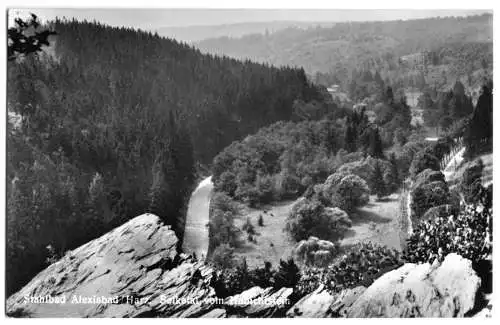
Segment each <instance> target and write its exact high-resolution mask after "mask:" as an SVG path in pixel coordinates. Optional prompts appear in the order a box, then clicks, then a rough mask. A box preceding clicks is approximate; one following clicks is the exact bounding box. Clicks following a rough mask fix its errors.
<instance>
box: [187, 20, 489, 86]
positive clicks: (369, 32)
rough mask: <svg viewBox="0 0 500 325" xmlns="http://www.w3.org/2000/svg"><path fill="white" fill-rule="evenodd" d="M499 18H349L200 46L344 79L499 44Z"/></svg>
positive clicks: (209, 41) (220, 39)
mask: <svg viewBox="0 0 500 325" xmlns="http://www.w3.org/2000/svg"><path fill="white" fill-rule="evenodd" d="M492 21H493V16H492V15H491V14H483V15H476V16H468V17H444V18H427V19H416V20H405V21H403V20H397V21H380V22H346V23H337V24H334V25H331V26H317V27H314V28H312V27H310V26H309V27H308V28H291V27H287V28H284V29H280V30H277V31H276V32H274V33H270V34H267V35H266V34H253V35H246V36H243V37H240V38H234V37H227V36H226V37H217V36H215V35H214V37H213V38H210V39H205V40H202V41H199V42H197V43H196V44H195V46H197V47H198V48H199V49H200V50H201V51H203V52H208V53H212V54H224V55H228V56H230V57H234V58H239V59H251V60H255V61H257V62H266V63H270V64H274V65H290V66H301V67H303V68H304V70H305V71H306V72H307V73H309V74H315V73H316V72H321V73H326V72H335V73H337V74H338V75H339V77H340V78H344V79H345V77H346V76H347V75H348V71H350V70H351V69H354V68H359V67H360V66H365V67H366V68H369V69H379V68H382V67H383V66H384V65H387V64H390V63H391V61H392V62H397V58H398V57H399V56H401V55H406V54H410V53H414V52H419V51H422V50H424V49H425V50H435V49H440V48H442V47H443V45H446V44H454V43H470V42H486V43H492V42H493V35H492V34H493V28H492V24H493V22H492Z"/></svg>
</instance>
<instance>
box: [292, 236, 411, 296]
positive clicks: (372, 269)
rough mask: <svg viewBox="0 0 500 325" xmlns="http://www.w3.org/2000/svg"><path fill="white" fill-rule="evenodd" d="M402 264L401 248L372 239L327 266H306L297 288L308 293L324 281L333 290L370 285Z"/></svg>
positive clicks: (327, 287)
mask: <svg viewBox="0 0 500 325" xmlns="http://www.w3.org/2000/svg"><path fill="white" fill-rule="evenodd" d="M402 264H403V261H402V257H401V256H400V254H399V252H398V251H396V250H394V249H389V248H387V247H385V246H380V245H376V244H373V243H370V242H368V243H360V244H357V245H356V246H354V247H352V248H350V249H349V250H348V251H347V252H345V254H344V255H342V256H341V257H340V258H339V259H338V260H337V261H336V262H335V263H334V264H332V265H330V266H328V267H327V268H307V269H305V270H304V272H303V274H302V277H301V280H300V282H299V284H298V285H297V290H298V291H299V292H301V293H302V294H307V293H310V292H312V291H314V290H315V289H316V288H317V287H318V286H319V285H320V284H323V285H324V286H325V288H326V289H327V290H328V291H330V292H331V293H337V292H340V291H342V290H344V289H349V288H354V287H357V286H360V285H361V286H366V287H368V286H369V285H370V284H372V283H373V281H375V280H376V279H377V278H379V277H380V276H382V275H383V274H384V273H386V272H388V271H391V270H392V269H395V268H397V267H399V266H401V265H402Z"/></svg>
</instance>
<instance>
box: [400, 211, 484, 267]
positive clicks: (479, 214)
mask: <svg viewBox="0 0 500 325" xmlns="http://www.w3.org/2000/svg"><path fill="white" fill-rule="evenodd" d="M492 216H493V214H492V209H491V208H489V209H488V208H486V207H485V206H484V205H483V204H482V203H478V204H474V205H468V206H466V207H465V209H464V210H463V211H461V212H460V213H459V214H458V215H456V216H453V215H449V214H444V215H439V216H437V217H435V218H432V219H428V220H424V221H422V222H420V223H418V224H417V225H416V227H415V229H414V233H413V234H412V235H411V236H410V238H408V240H407V248H406V251H405V260H406V261H408V262H411V263H419V262H422V263H425V262H430V263H432V262H433V261H434V260H435V259H438V260H439V261H442V260H443V259H444V257H446V255H448V254H450V253H457V254H459V255H461V256H462V257H464V258H467V259H469V260H471V261H472V262H473V263H474V264H477V263H479V262H480V261H481V260H484V259H485V258H486V257H487V256H488V255H490V254H491V251H492V243H491V239H492V238H491V236H492V228H491V224H492Z"/></svg>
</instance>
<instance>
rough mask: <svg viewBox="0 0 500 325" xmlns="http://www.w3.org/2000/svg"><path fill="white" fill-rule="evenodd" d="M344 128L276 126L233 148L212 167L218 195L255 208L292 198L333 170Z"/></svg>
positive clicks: (329, 124)
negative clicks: (225, 195)
mask: <svg viewBox="0 0 500 325" xmlns="http://www.w3.org/2000/svg"><path fill="white" fill-rule="evenodd" d="M339 128H341V124H340V123H337V122H334V121H331V120H322V121H304V122H298V123H295V122H288V123H285V122H278V123H276V124H273V125H271V126H269V127H266V128H262V129H260V131H259V132H258V133H257V134H255V135H251V136H248V137H247V138H245V139H244V140H242V141H240V142H234V143H233V144H231V145H230V146H228V147H227V148H225V149H224V150H223V151H222V152H221V153H219V154H218V155H217V156H216V157H215V158H214V161H213V166H212V169H213V179H214V185H215V189H216V191H224V192H226V193H227V194H228V195H230V196H232V197H234V198H236V199H237V200H239V201H242V202H246V203H249V204H252V205H256V204H259V203H269V202H270V201H271V200H274V199H277V200H279V199H284V198H294V197H297V196H298V195H300V194H301V193H302V192H303V191H304V190H305V189H306V188H307V186H308V185H310V184H311V183H316V182H319V181H323V180H324V179H325V178H326V177H327V176H328V175H329V174H330V173H331V172H332V171H333V169H334V168H335V166H336V163H335V156H334V153H336V151H337V150H338V149H339V148H340V144H339V141H340V138H341V137H340V134H339V132H340V131H339Z"/></svg>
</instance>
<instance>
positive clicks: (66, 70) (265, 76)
mask: <svg viewBox="0 0 500 325" xmlns="http://www.w3.org/2000/svg"><path fill="white" fill-rule="evenodd" d="M27 27H30V28H31V27H34V28H35V29H36V28H41V27H40V26H38V25H37V24H35V23H33V21H32V22H31V24H30V25H23V24H21V23H20V22H18V24H17V25H16V26H15V27H12V28H10V29H9V38H11V37H12V38H17V41H18V42H17V43H12V40H10V43H9V44H17V45H19V44H21V43H23V42H24V43H25V42H26V38H24V39H23V36H22V35H23V32H24V30H25V29H27ZM44 28H48V29H50V30H53V31H55V32H56V33H57V35H55V36H53V37H51V38H49V43H50V47H49V48H45V50H44V51H42V53H40V55H35V54H34V53H31V54H26V55H23V52H29V49H28V50H27V51H24V50H23V51H20V52H19V53H18V55H17V57H16V56H14V57H13V58H12V60H9V62H8V67H7V68H8V80H7V85H8V110H9V112H10V113H11V114H12V115H14V116H17V117H18V119H19V120H18V121H19V123H18V124H14V123H9V125H8V143H7V146H8V159H7V166H8V168H7V172H8V173H7V175H8V179H7V184H8V185H7V198H8V202H7V203H8V211H7V212H8V213H7V216H8V218H7V284H8V287H7V292H8V293H11V292H13V291H15V290H16V289H18V288H19V287H20V286H22V285H23V284H25V283H26V282H27V281H28V280H29V279H30V278H31V277H32V276H34V275H35V274H36V273H37V272H38V271H40V270H41V269H43V268H44V266H45V265H46V263H51V262H52V261H54V260H55V259H57V258H58V257H60V256H61V255H63V254H64V253H65V252H66V251H67V250H69V249H72V248H75V247H77V246H79V245H81V244H83V243H85V242H87V241H88V240H90V239H93V238H96V237H97V236H99V235H101V234H103V233H105V232H107V231H108V230H109V229H111V228H113V227H116V226H117V225H119V224H121V223H123V222H124V221H126V220H128V219H130V218H131V217H134V216H136V215H138V214H141V213H144V212H147V211H149V212H153V213H155V214H157V215H159V216H160V217H162V218H163V220H165V221H166V222H167V224H170V225H173V227H174V229H175V231H176V233H177V235H178V236H179V237H180V238H182V232H183V229H184V227H183V223H184V210H185V206H186V201H187V199H188V197H189V194H190V193H191V190H192V188H193V186H194V182H195V178H196V175H195V172H196V167H197V165H198V164H207V163H209V162H210V161H211V159H212V158H213V157H214V156H215V155H216V154H217V153H218V152H219V151H220V150H221V149H222V148H224V147H225V146H227V145H228V144H230V143H231V142H232V141H233V140H236V139H239V138H241V137H242V136H244V135H246V134H248V133H252V132H255V131H256V130H257V129H258V128H259V127H261V126H264V125H267V124H269V123H272V122H275V121H278V120H287V119H290V118H292V117H293V115H294V107H295V108H296V105H295V106H294V105H293V103H294V102H295V103H296V102H297V100H300V101H299V102H300V103H306V102H308V101H310V100H313V99H317V100H319V104H321V100H322V98H323V97H322V95H321V94H320V92H319V91H318V90H317V89H316V88H315V87H314V86H313V85H311V84H310V83H309V82H308V81H307V79H306V76H305V73H304V71H303V70H300V69H291V68H274V67H270V66H266V65H261V64H256V63H252V62H249V61H245V62H240V61H236V60H234V59H229V58H227V57H226V58H221V57H214V56H211V55H204V54H202V53H200V52H199V51H198V50H195V49H193V48H190V47H189V46H187V45H185V44H180V43H178V42H176V41H173V40H168V39H164V38H162V37H160V36H158V35H153V34H151V33H146V32H142V31H136V30H133V29H125V28H111V27H109V26H105V25H101V24H99V23H89V22H77V21H65V20H64V21H63V20H56V21H54V22H51V23H49V24H48V25H47V26H45V27H44ZM19 39H21V41H19ZM24 43H23V44H24ZM9 46H10V45H9ZM20 48H21V49H23V48H24V47H23V46H20ZM9 54H10V51H9ZM14 54H15V53H14Z"/></svg>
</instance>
